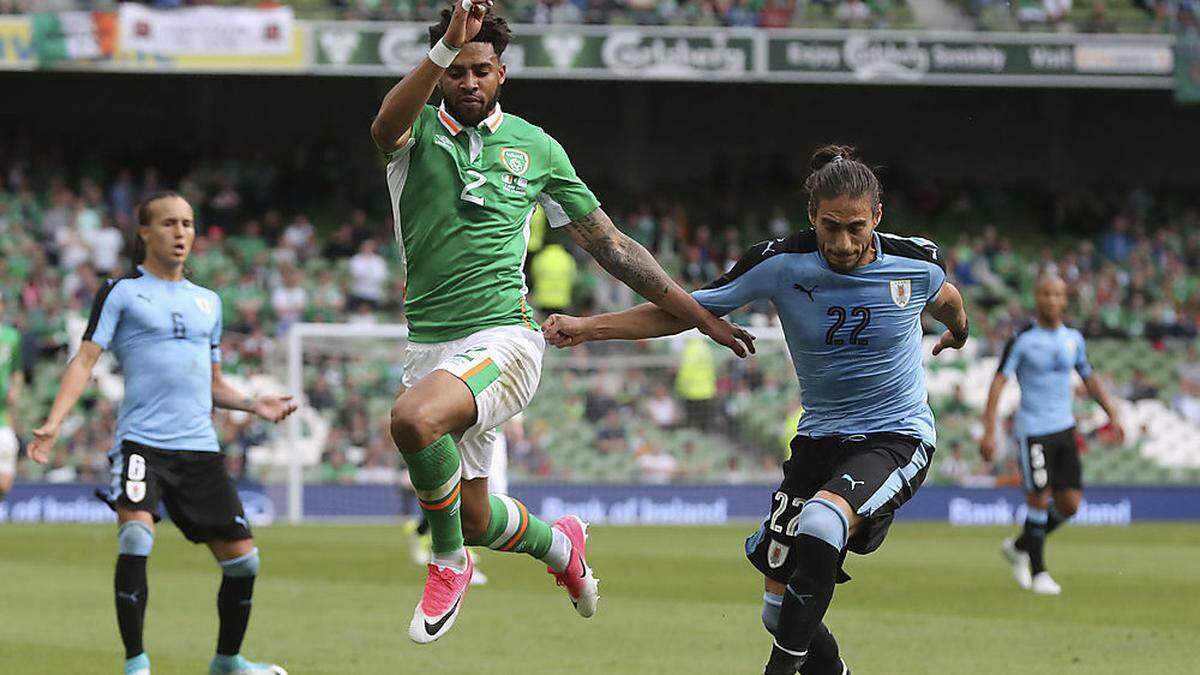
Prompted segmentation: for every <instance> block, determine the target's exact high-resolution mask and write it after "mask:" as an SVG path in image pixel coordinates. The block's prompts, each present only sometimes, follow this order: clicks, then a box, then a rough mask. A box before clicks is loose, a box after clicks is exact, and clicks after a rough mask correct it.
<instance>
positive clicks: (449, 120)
mask: <svg viewBox="0 0 1200 675" xmlns="http://www.w3.org/2000/svg"><path fill="white" fill-rule="evenodd" d="M438 121H440V122H441V123H442V126H443V127H446V131H449V132H450V135H451V136H457V135H458V134H459V132H460V131H462V130H463V125H462V124H460V123H459V121H458V120H456V119H454V117H453V116H452V115H451V114H450V111H448V110H446V104H445V103H442V105H441V106H439V107H438ZM503 122H504V111H503V110H501V109H500V104H499V103H496V108H495V109H494V110H492V114H491V115H488V116H487V118H486V119H484V120H483V121H482V122H480V123H479V126H478V127H476V128H478V129H479V130H481V131H482V130H483V129H487V130H488V132H490V133H493V134H494V133H496V130H497V129H499V128H500V125H501V124H502V123H503Z"/></svg>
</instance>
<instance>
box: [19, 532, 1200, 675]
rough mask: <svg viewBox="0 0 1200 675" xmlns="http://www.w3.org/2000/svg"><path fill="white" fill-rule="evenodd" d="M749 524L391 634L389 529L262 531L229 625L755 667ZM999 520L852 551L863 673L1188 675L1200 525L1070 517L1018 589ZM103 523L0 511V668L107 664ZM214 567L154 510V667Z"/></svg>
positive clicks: (401, 605)
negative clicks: (1095, 522) (745, 542)
mask: <svg viewBox="0 0 1200 675" xmlns="http://www.w3.org/2000/svg"><path fill="white" fill-rule="evenodd" d="M746 529H747V528H745V527H727V528H672V529H659V528H644V529H618V528H595V529H593V536H592V539H591V544H592V555H591V559H592V564H593V566H594V567H595V568H596V571H597V575H598V576H599V577H600V578H601V579H602V580H603V583H602V584H601V593H602V600H601V604H600V612H599V613H598V614H597V616H596V617H595V618H593V619H591V620H588V621H585V620H583V619H580V618H578V617H577V616H576V615H575V613H574V611H573V610H572V608H571V606H570V604H569V603H568V602H567V600H566V598H565V597H563V592H562V591H561V590H559V589H557V588H555V587H554V585H553V582H552V580H551V579H550V577H549V576H548V575H546V574H545V572H544V568H542V567H540V566H539V565H537V564H535V563H534V562H532V561H530V560H529V559H527V558H525V557H524V556H518V555H500V554H492V553H486V554H485V555H484V557H483V559H482V562H481V565H480V567H481V569H484V570H486V571H487V573H488V574H489V575H490V577H491V580H492V581H491V584H490V585H488V586H485V587H481V588H476V589H473V590H472V591H471V593H470V594H469V595H468V598H467V603H466V605H465V607H464V613H463V614H462V617H461V619H460V620H459V622H458V624H457V625H456V626H455V628H454V630H453V631H451V632H450V633H449V635H447V636H446V637H445V638H443V639H442V640H441V641H440V642H438V643H436V644H434V645H430V646H425V647H418V646H416V645H414V644H412V643H410V642H409V641H408V638H407V636H406V630H407V625H408V620H409V617H410V616H411V611H412V607H413V605H414V603H415V602H416V600H417V596H418V593H419V583H420V581H421V576H422V571H421V570H420V569H418V568H417V567H415V566H413V565H412V564H411V563H410V562H409V561H408V558H407V557H406V555H405V548H404V547H403V541H402V535H401V534H400V532H399V528H398V527H389V526H304V527H269V528H260V529H259V531H258V538H259V545H260V547H261V548H262V550H263V576H262V579H261V581H260V582H259V585H258V589H257V594H256V597H255V608H254V617H253V619H252V622H251V627H250V634H249V637H248V638H247V641H246V649H245V651H246V654H247V655H248V656H250V657H251V658H262V659H272V660H278V661H280V662H281V663H283V664H284V665H285V666H287V667H288V669H289V670H290V672H291V673H292V674H293V675H303V674H305V673H325V674H330V675H334V674H337V675H351V674H366V673H389V674H392V673H421V674H422V675H442V674H446V675H449V674H451V673H488V674H507V673H514V674H515V673H520V674H522V675H527V674H528V675H534V674H540V673H546V674H548V673H556V674H558V673H572V675H578V674H585V675H586V674H592V673H596V674H600V673H603V674H609V673H665V674H670V675H673V674H676V673H680V674H692V673H719V674H722V675H729V674H734V673H758V672H762V671H761V664H762V663H763V662H764V660H765V657H766V655H767V652H768V649H769V641H768V639H767V638H766V636H765V635H766V634H765V632H764V631H763V629H762V627H761V625H760V623H759V618H758V614H759V606H760V597H761V592H762V590H761V588H762V587H761V578H760V577H758V576H757V575H756V573H755V572H754V571H753V570H752V569H751V568H750V567H749V566H748V564H747V563H745V561H744V560H743V559H742V556H741V542H742V538H743V537H744V535H745V533H746ZM1006 532H1008V530H1007V529H1004V530H1001V529H994V528H992V529H954V528H950V527H947V526H942V525H926V524H919V525H918V524H899V525H897V526H896V527H894V528H893V531H892V534H891V536H890V538H889V540H888V542H887V543H886V544H885V545H884V547H883V549H882V550H881V551H879V552H878V553H875V554H873V555H871V556H869V557H864V558H860V557H855V556H851V559H850V561H849V563H848V569H849V571H850V573H851V574H852V575H854V576H855V577H856V579H855V580H854V581H853V582H851V583H850V584H847V585H845V586H842V587H841V588H840V589H839V590H838V592H837V595H836V596H835V599H834V604H833V608H832V609H831V611H830V613H829V615H828V616H827V623H828V624H829V625H830V626H831V627H832V628H833V630H834V631H835V633H836V634H837V635H838V638H839V640H840V642H841V645H842V651H843V654H844V655H845V657H846V659H847V661H848V662H849V663H850V665H851V666H852V667H853V668H854V671H855V672H856V673H858V674H859V675H872V674H876V673H886V674H889V675H890V674H903V673H955V674H958V673H973V674H985V673H1006V674H1007V673H1022V674H1023V675H1024V674H1034V673H1047V674H1051V673H1052V674H1055V675H1058V674H1062V673H1081V674H1082V673H1087V674H1088V675H1095V674H1099V673H1151V672H1164V673H1184V672H1198V671H1197V668H1198V666H1197V663H1198V661H1197V660H1196V659H1197V656H1196V655H1197V652H1196V645H1197V644H1198V641H1200V611H1198V610H1197V607H1200V564H1197V562H1196V561H1197V560H1200V527H1197V526H1194V525H1140V526H1135V527H1130V528H1111V529H1109V528H1103V529H1100V528H1070V527H1068V528H1065V529H1064V530H1063V531H1061V532H1060V533H1056V534H1055V535H1054V536H1053V538H1052V539H1051V546H1050V549H1049V553H1048V557H1049V562H1050V564H1051V566H1052V569H1053V570H1054V573H1055V575H1056V577H1057V579H1058V580H1059V582H1060V583H1061V584H1062V585H1063V587H1064V589H1065V592H1064V594H1063V595H1062V596H1061V597H1057V598H1044V597H1038V596H1034V595H1032V594H1029V593H1026V592H1022V591H1019V590H1017V589H1016V587H1015V586H1014V584H1013V583H1012V581H1011V579H1010V578H1009V576H1008V573H1007V569H1006V567H1005V566H1004V565H1003V564H1002V563H1001V561H1000V557H999V554H998V552H997V544H998V542H999V540H1000V539H1001V537H1002V536H1004V534H1005V533H1006ZM115 547H116V542H115V540H114V532H113V529H112V528H110V527H88V526H24V525H7V526H2V527H0V579H2V580H3V582H2V583H0V673H5V674H10V673H11V674H21V675H23V674H26V673H39V674H40V673H71V674H80V675H81V674H86V673H103V674H108V673H118V672H120V663H121V659H120V649H119V641H118V638H117V631H116V623H115V620H114V618H113V616H112V604H113V600H112V594H111V584H112V580H111V575H112V563H113V559H114V555H115V552H114V551H115ZM217 583H218V577H217V568H216V566H215V565H214V564H213V562H212V561H211V560H210V559H209V558H208V554H207V551H206V550H205V549H203V548H202V547H194V546H192V545H190V544H188V543H186V542H185V541H184V540H183V538H182V537H181V536H180V535H179V534H178V532H176V531H174V530H173V528H171V527H169V526H167V527H164V528H162V530H161V532H160V535H159V538H158V541H157V542H156V544H155V550H154V555H153V557H152V558H151V561H150V588H151V592H150V609H149V612H148V616H147V631H146V645H147V649H148V651H149V653H150V656H151V659H152V660H153V663H154V666H155V670H154V672H155V673H156V675H166V674H170V673H203V672H205V668H206V665H207V662H208V658H209V656H210V654H211V649H212V647H213V644H214V641H215V636H216V616H215V609H214V604H215V599H214V596H215V592H216V586H217Z"/></svg>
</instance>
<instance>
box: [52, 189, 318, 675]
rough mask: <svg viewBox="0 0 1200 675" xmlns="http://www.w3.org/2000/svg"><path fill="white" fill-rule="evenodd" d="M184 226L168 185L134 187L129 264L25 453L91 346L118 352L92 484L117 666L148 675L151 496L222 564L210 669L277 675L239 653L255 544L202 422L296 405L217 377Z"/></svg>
mask: <svg viewBox="0 0 1200 675" xmlns="http://www.w3.org/2000/svg"><path fill="white" fill-rule="evenodd" d="M195 238H196V230H195V223H194V216H193V213H192V207H191V206H190V205H189V204H188V203H187V201H186V200H184V199H183V198H182V197H180V196H179V195H178V194H176V193H174V192H167V191H164V192H158V193H155V194H152V195H150V196H149V197H147V198H146V199H145V200H144V201H143V202H142V203H141V204H140V205H139V206H138V209H137V236H136V237H135V239H134V254H133V262H134V267H133V269H131V270H130V271H129V273H128V274H126V275H124V276H122V277H120V278H118V279H109V280H108V281H107V282H106V283H105V285H104V286H103V287H102V288H101V289H100V291H99V293H97V294H96V299H95V302H94V303H93V304H92V313H91V318H90V319H89V321H88V325H87V329H86V331H85V332H84V334H83V342H82V344H81V345H80V347H79V351H78V352H77V353H76V354H75V356H74V357H73V358H72V359H71V361H70V363H69V364H67V369H66V372H65V373H63V376H62V381H61V384H60V385H59V389H58V394H57V395H56V396H55V398H54V404H53V406H52V407H51V409H50V414H49V415H48V416H47V417H46V421H45V423H44V424H42V426H41V427H39V428H38V429H36V430H35V431H34V432H33V436H34V440H33V443H32V444H31V445H30V448H29V455H30V457H32V458H33V460H34V461H37V462H40V463H43V464H44V463H46V462H47V461H49V459H50V455H51V452H52V449H53V447H54V443H55V440H56V439H57V438H58V434H59V430H60V428H61V427H62V423H63V420H64V419H65V418H66V416H67V414H68V413H69V412H70V411H71V409H72V408H73V407H74V406H75V403H76V402H77V401H78V400H79V397H80V395H82V394H83V391H84V389H85V388H86V387H87V384H88V381H89V380H90V379H91V375H92V369H93V368H94V367H95V365H96V361H97V359H99V358H100V354H101V353H102V352H103V351H104V350H106V349H107V350H111V351H112V352H113V354H114V355H116V357H117V360H118V362H119V363H120V370H121V375H122V376H123V377H124V381H125V394H124V397H123V399H122V401H121V410H120V413H119V414H118V417H117V432H116V438H115V439H114V444H113V448H112V451H111V452H110V453H109V460H110V461H111V462H112V485H111V487H110V489H109V491H108V492H107V494H103V497H104V499H105V501H106V502H108V504H109V505H110V506H112V507H113V509H114V510H115V511H116V513H117V551H118V555H117V567H116V572H115V574H114V580H113V592H114V596H115V599H116V610H117V626H118V627H119V629H120V633H121V641H122V642H123V643H124V646H125V659H126V660H125V673H126V675H149V673H150V659H149V657H148V656H147V655H146V651H145V649H144V646H143V644H142V632H143V630H142V629H143V623H144V619H145V614H146V603H147V600H148V595H149V584H148V582H147V580H146V561H147V558H148V557H149V556H150V551H151V549H152V548H153V546H154V537H155V523H156V522H157V521H158V519H159V516H158V506H159V504H160V503H161V504H162V505H163V506H165V507H166V510H167V513H168V514H169V515H170V517H171V521H172V522H174V523H175V526H176V527H178V528H179V529H180V531H182V532H183V535H184V536H185V537H187V538H188V540H189V541H192V542H194V543H203V544H206V545H207V546H208V548H209V550H210V551H212V554H213V557H215V558H216V561H217V564H218V566H219V567H220V570H221V575H222V578H221V587H220V590H219V591H218V592H217V614H218V617H219V619H220V628H219V630H218V635H217V648H216V653H215V655H214V656H213V658H212V661H211V662H210V664H209V672H210V673H214V674H217V673H221V674H234V675H286V673H285V671H284V669H283V668H281V667H279V666H276V665H273V664H263V663H253V662H250V661H247V660H246V659H245V658H243V657H242V656H241V653H240V652H241V646H242V638H243V637H244V636H245V633H246V626H247V625H248V623H249V621H250V607H251V602H252V597H253V594H254V581H255V579H256V578H257V576H258V572H259V555H258V548H256V547H255V545H254V538H253V536H252V535H251V533H250V524H249V523H248V522H247V521H246V514H245V512H244V511H243V510H242V502H241V499H240V498H239V497H238V493H237V488H236V487H235V486H234V483H233V480H232V479H231V478H230V477H229V474H228V473H227V472H226V470H225V463H224V458H223V457H222V455H221V452H220V448H219V447H218V445H217V433H216V429H215V428H214V427H213V421H212V409H213V407H214V406H216V407H220V408H227V409H230V410H243V411H246V412H249V413H254V414H256V415H258V416H259V417H262V418H263V419H265V420H268V421H271V422H278V421H280V420H282V419H284V418H285V417H287V416H288V415H290V414H291V413H292V412H293V411H295V409H296V405H295V404H294V403H292V401H291V397H290V396H260V397H257V398H256V397H253V396H248V395H246V394H245V393H243V392H241V391H239V390H238V389H237V387H235V386H233V384H231V383H230V382H229V381H228V380H227V379H225V377H224V376H222V374H221V298H220V296H218V295H217V294H216V293H214V292H213V291H211V290H209V289H207V288H203V287H201V286H197V285H196V284H193V283H192V282H190V281H188V280H187V279H186V278H185V276H184V263H185V262H186V261H187V258H188V254H189V253H190V252H191V250H192V243H193V242H194V241H195Z"/></svg>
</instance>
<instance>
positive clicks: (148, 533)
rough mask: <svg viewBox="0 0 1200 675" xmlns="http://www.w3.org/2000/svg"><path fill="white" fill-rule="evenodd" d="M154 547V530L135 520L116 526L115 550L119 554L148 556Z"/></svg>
mask: <svg viewBox="0 0 1200 675" xmlns="http://www.w3.org/2000/svg"><path fill="white" fill-rule="evenodd" d="M153 548H154V530H152V529H150V526H149V525H147V524H145V523H143V522H141V521H137V520H131V521H129V522H126V523H122V524H121V526H120V527H118V528H117V552H118V553H120V554H121V555H140V556H149V555H150V551H151V550H152V549H153Z"/></svg>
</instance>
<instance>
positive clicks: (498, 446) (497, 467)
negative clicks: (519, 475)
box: [488, 428, 508, 495]
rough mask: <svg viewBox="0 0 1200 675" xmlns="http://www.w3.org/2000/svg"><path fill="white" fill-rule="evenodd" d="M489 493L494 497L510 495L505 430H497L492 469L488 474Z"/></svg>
mask: <svg viewBox="0 0 1200 675" xmlns="http://www.w3.org/2000/svg"><path fill="white" fill-rule="evenodd" d="M488 492H490V493H491V494H494V495H506V494H508V438H506V437H505V436H504V429H503V428H500V429H497V430H496V443H495V444H494V445H493V450H492V468H491V471H490V472H489V473H488Z"/></svg>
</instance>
